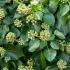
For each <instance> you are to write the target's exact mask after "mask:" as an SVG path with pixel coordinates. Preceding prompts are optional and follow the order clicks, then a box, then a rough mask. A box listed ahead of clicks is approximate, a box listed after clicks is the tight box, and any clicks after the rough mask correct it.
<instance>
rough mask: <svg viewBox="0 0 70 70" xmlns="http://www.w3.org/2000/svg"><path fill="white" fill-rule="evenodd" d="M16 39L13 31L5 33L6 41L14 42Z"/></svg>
mask: <svg viewBox="0 0 70 70" xmlns="http://www.w3.org/2000/svg"><path fill="white" fill-rule="evenodd" d="M15 39H16V35H15V34H14V33H13V32H9V33H8V34H7V35H6V40H7V42H12V43H13V42H14V41H15Z"/></svg>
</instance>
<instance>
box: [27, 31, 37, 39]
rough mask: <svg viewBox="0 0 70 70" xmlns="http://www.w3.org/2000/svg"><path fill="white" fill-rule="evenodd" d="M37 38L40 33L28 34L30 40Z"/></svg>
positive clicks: (30, 32) (32, 32)
mask: <svg viewBox="0 0 70 70" xmlns="http://www.w3.org/2000/svg"><path fill="white" fill-rule="evenodd" d="M37 36H38V33H37V32H34V31H33V30H30V31H29V32H28V38H30V39H34V38H35V37H37Z"/></svg>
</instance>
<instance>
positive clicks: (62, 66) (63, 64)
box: [57, 59, 67, 70]
mask: <svg viewBox="0 0 70 70" xmlns="http://www.w3.org/2000/svg"><path fill="white" fill-rule="evenodd" d="M57 67H58V68H59V69H60V70H64V69H65V68H67V62H66V61H64V60H62V59H60V60H59V61H58V62H57Z"/></svg>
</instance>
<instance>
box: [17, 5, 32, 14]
mask: <svg viewBox="0 0 70 70" xmlns="http://www.w3.org/2000/svg"><path fill="white" fill-rule="evenodd" d="M31 11H32V9H31V7H30V6H26V5H25V4H20V5H18V8H17V12H18V13H22V14H25V15H27V14H30V13H31Z"/></svg>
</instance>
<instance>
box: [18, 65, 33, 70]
mask: <svg viewBox="0 0 70 70" xmlns="http://www.w3.org/2000/svg"><path fill="white" fill-rule="evenodd" d="M18 70H34V69H33V68H30V67H29V66H24V65H19V66H18Z"/></svg>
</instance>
